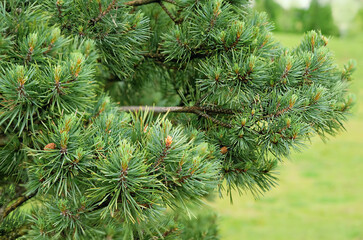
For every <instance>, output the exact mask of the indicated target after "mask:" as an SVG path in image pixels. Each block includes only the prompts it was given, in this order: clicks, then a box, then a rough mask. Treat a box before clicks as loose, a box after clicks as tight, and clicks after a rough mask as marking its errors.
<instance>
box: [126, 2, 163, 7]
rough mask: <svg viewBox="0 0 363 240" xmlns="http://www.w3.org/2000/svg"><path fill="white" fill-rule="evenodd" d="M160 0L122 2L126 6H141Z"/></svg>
mask: <svg viewBox="0 0 363 240" xmlns="http://www.w3.org/2000/svg"><path fill="white" fill-rule="evenodd" d="M159 1H160V0H133V1H129V2H125V3H124V4H125V5H127V6H134V7H137V6H141V5H145V4H149V3H157V2H159Z"/></svg>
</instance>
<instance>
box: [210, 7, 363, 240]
mask: <svg viewBox="0 0 363 240" xmlns="http://www.w3.org/2000/svg"><path fill="white" fill-rule="evenodd" d="M289 2H290V4H289ZM309 2H310V1H294V0H291V1H287V0H285V1H284V0H279V3H282V4H283V7H282V6H280V5H278V4H277V3H276V2H274V1H272V0H260V1H257V3H256V5H255V6H256V8H258V9H259V10H264V11H266V10H267V12H268V13H269V14H270V16H271V10H273V9H275V10H276V9H277V10H276V11H275V10H274V11H275V12H274V13H273V14H275V15H273V16H272V18H275V20H277V24H276V25H277V26H276V27H277V30H276V31H275V33H274V35H275V38H276V39H277V40H280V41H281V42H282V43H283V44H284V45H285V46H288V47H294V46H296V45H297V44H298V43H299V41H300V40H301V38H302V32H303V31H306V30H309V28H310V27H311V26H315V27H316V26H319V25H321V24H322V25H324V24H325V25H327V24H328V25H329V26H330V27H329V28H325V30H324V29H323V28H320V29H321V30H322V31H323V33H324V34H326V35H333V36H332V37H331V39H330V42H329V45H328V47H329V48H330V49H331V50H332V51H333V52H334V53H335V56H336V61H337V63H338V64H339V65H340V66H341V67H342V66H343V64H345V63H346V62H347V61H348V60H349V59H355V60H356V61H357V63H358V65H357V70H356V72H355V74H354V82H353V83H352V86H351V91H352V92H353V93H355V95H356V97H357V102H356V105H355V107H354V109H353V114H352V116H351V117H350V119H349V120H348V122H347V123H346V132H342V133H341V134H339V135H338V136H336V137H331V138H330V140H328V141H327V142H326V143H324V142H323V141H322V140H321V139H319V138H315V139H314V140H313V141H312V144H311V145H309V147H308V148H307V149H305V150H304V151H303V152H302V153H294V154H293V155H292V156H291V159H288V160H286V161H285V163H283V164H282V166H280V168H279V173H280V175H279V186H277V187H276V188H274V189H271V191H269V192H267V193H266V194H265V195H264V196H262V197H261V198H260V199H258V200H255V199H254V198H253V197H252V196H251V195H250V194H246V195H242V196H238V193H235V194H234V198H233V199H234V203H233V204H231V203H230V202H229V198H225V199H219V198H215V200H214V202H211V203H210V204H211V205H212V207H213V208H214V209H215V211H216V212H217V213H218V215H219V230H220V235H221V239H230V240H233V239H238V240H239V239H269V240H273V239H294V240H295V239H304V240H305V239H332V240H333V239H337V240H341V239H356V240H358V239H363V8H362V7H363V6H362V5H363V1H360V0H359V1H354V0H352V1H349V0H338V1H334V0H332V1H330V2H329V1H322V2H318V5H319V6H318V7H319V8H320V9H324V10H323V11H325V13H323V15H324V16H325V17H324V18H314V19H309V17H313V16H317V15H319V11H320V10H319V9H318V10H316V9H315V10H314V11H315V12H314V13H309V12H308V11H309V9H311V6H310V7H309ZM312 2H313V3H314V2H315V3H316V1H314V0H313V1H312ZM330 3H331V4H330ZM273 5H275V8H273V7H271V6H273ZM345 5H346V6H345ZM276 6H277V7H276ZM299 7H304V8H299ZM315 7H316V6H315ZM266 8H268V9H266ZM335 8H338V9H335ZM326 9H328V12H329V11H330V14H331V15H330V17H327V16H328V15H329V14H328V15H327V14H326V11H327V10H326ZM329 9H330V10H329ZM299 11H300V15H299V14H297V13H296V12H299ZM296 14H297V15H296ZM314 14H317V15H314ZM295 15H296V16H297V17H296V18H291V16H295ZM344 15H346V16H344ZM299 16H304V17H306V16H308V17H307V18H305V19H299ZM289 18H291V19H290V20H289ZM319 19H320V20H319ZM322 19H323V20H322ZM341 19H343V20H341ZM315 20H318V21H315ZM326 20H328V22H326ZM288 21H290V22H288ZM319 21H320V22H319ZM279 22H287V23H288V24H285V25H286V26H287V27H286V26H283V25H281V24H280V25H279ZM314 22H315V23H314ZM311 23H313V24H311ZM289 24H291V26H290V25H289ZM294 24H295V26H297V27H296V28H295V27H294ZM304 24H311V25H309V26H307V25H306V26H305V25H304ZM317 28H318V27H317ZM294 29H295V30H294ZM324 31H325V32H324Z"/></svg>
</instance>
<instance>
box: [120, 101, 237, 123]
mask: <svg viewBox="0 0 363 240" xmlns="http://www.w3.org/2000/svg"><path fill="white" fill-rule="evenodd" d="M119 110H120V111H125V112H139V111H152V112H154V113H168V112H172V113H194V114H197V115H199V116H201V117H204V118H207V119H209V120H211V121H212V122H213V123H215V124H217V125H220V126H222V127H226V128H232V127H233V126H232V125H231V124H229V123H225V122H222V121H220V120H218V119H216V118H214V117H211V116H210V115H208V113H214V114H228V115H233V114H235V113H236V112H239V111H235V110H233V109H224V108H212V107H205V106H202V107H200V106H192V107H150V106H124V107H120V108H119Z"/></svg>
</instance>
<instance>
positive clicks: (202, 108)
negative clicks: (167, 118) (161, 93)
mask: <svg viewBox="0 0 363 240" xmlns="http://www.w3.org/2000/svg"><path fill="white" fill-rule="evenodd" d="M119 110H120V111H123V112H139V111H141V112H144V111H153V112H154V113H167V112H172V113H196V112H195V111H202V112H207V113H214V114H229V115H233V114H235V113H236V112H239V111H237V110H233V109H228V108H213V107H208V106H191V107H154V106H123V107H120V108H119Z"/></svg>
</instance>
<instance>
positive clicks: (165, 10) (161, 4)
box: [159, 1, 177, 23]
mask: <svg viewBox="0 0 363 240" xmlns="http://www.w3.org/2000/svg"><path fill="white" fill-rule="evenodd" d="M159 5H160V7H161V8H162V9H163V10H164V12H165V13H166V14H168V16H169V17H170V19H171V20H173V22H174V23H177V21H176V18H175V17H174V16H173V14H171V12H170V11H169V9H167V8H166V6H165V5H164V3H163V2H162V1H160V2H159Z"/></svg>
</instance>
